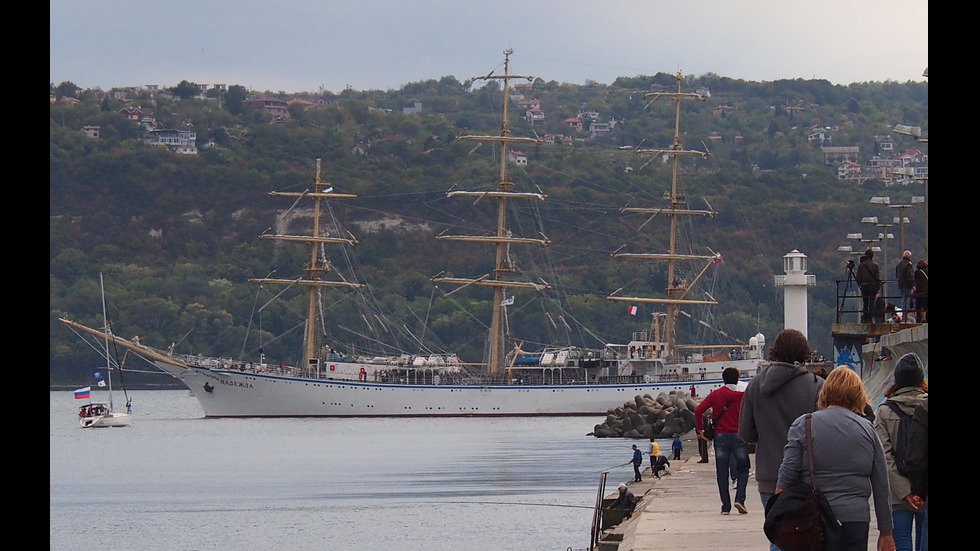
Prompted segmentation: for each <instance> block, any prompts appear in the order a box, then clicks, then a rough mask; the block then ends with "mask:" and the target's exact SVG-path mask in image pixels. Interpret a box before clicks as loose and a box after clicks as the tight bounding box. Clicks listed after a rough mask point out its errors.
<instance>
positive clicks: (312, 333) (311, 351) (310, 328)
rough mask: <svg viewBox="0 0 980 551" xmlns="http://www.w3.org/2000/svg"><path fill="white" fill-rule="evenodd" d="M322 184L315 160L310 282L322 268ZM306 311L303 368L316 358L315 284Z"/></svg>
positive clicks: (318, 163)
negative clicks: (320, 259) (320, 245)
mask: <svg viewBox="0 0 980 551" xmlns="http://www.w3.org/2000/svg"><path fill="white" fill-rule="evenodd" d="M322 186H323V183H322V182H321V181H320V159H317V160H316V177H315V179H314V182H313V194H314V199H313V230H312V237H313V240H311V241H310V244H309V245H310V261H309V263H308V264H307V265H306V273H307V279H308V280H309V281H311V282H316V281H319V280H320V276H321V274H322V273H323V272H324V268H322V267H321V266H320V262H319V251H318V250H317V249H318V247H319V243H317V241H316V238H318V237H320V198H319V194H320V192H321V191H322ZM307 291H308V299H307V311H306V332H305V336H304V337H303V364H302V365H303V366H304V367H305V368H307V369H309V367H310V359H311V358H315V357H316V323H315V320H316V303H317V300H316V296H317V293H318V292H319V289H318V288H317V287H316V284H315V283H313V284H311V285H310V286H309V287H308V288H307Z"/></svg>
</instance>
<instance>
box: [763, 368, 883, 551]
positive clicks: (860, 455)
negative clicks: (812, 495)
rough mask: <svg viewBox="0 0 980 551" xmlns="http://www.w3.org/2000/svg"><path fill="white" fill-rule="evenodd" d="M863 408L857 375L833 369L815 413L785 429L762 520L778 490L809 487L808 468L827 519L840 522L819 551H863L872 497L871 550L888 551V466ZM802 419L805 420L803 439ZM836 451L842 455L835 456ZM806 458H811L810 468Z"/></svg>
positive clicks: (864, 397) (863, 394)
mask: <svg viewBox="0 0 980 551" xmlns="http://www.w3.org/2000/svg"><path fill="white" fill-rule="evenodd" d="M867 403H868V394H867V392H866V391H865V389H864V383H863V381H862V380H861V376H860V375H858V374H857V373H856V372H855V371H854V370H852V369H850V368H848V367H846V366H838V367H837V368H835V369H833V370H832V371H831V372H830V375H828V376H827V381H826V383H825V384H824V386H823V388H821V389H820V394H819V395H818V397H817V407H818V408H819V409H818V410H817V411H815V412H814V413H812V414H807V415H802V416H800V417H799V418H797V419H796V421H794V422H793V424H792V425H790V428H789V432H788V433H787V442H786V449H785V451H784V453H783V462H782V464H781V465H780V467H779V479H778V480H777V482H776V496H777V497H776V498H775V500H774V501H775V503H774V504H773V506H772V511H768V510H767V518H768V515H769V514H770V513H772V512H774V511H775V510H776V508H777V505H778V501H779V497H778V496H779V494H780V493H782V492H783V491H784V490H786V489H788V488H791V487H794V486H796V485H798V484H805V485H807V486H810V484H811V479H810V472H811V471H810V469H811V467H812V469H813V471H812V472H813V474H814V478H813V483H814V484H815V486H816V488H817V489H818V490H819V491H820V492H821V493H823V495H824V496H825V497H826V500H827V502H828V503H829V506H830V509H831V510H832V512H833V513H832V514H833V517H835V519H836V520H834V519H829V520H830V522H833V523H836V522H839V523H840V525H839V530H838V529H835V530H833V531H831V532H828V534H833V535H834V536H835V538H834V539H835V540H839V541H834V542H833V546H832V547H831V545H829V544H828V545H826V547H825V548H826V549H834V550H835V551H837V550H839V551H867V549H868V537H869V531H870V526H871V514H870V509H871V506H870V504H869V502H868V500H869V498H870V497H871V496H872V494H873V495H874V509H875V519H876V521H877V525H878V545H877V550H878V551H894V549H895V540H894V539H893V538H892V514H891V507H890V505H889V491H888V466H887V465H886V463H885V451H884V448H883V447H882V445H881V440H880V439H879V438H878V433H877V432H876V431H875V428H874V427H873V426H872V425H871V422H870V421H868V419H867V418H865V417H864V406H865V404H867ZM808 415H809V416H810V417H811V419H810V421H811V422H810V423H809V424H810V425H811V427H810V433H809V434H807V424H808V423H807V422H806V420H807V417H808ZM807 436H809V437H810V438H811V441H812V446H809V447H808V446H807V445H806V442H807ZM842 450H846V453H841V451H842ZM808 452H812V454H810V453H808ZM808 456H810V457H812V458H813V462H812V464H811V463H810V460H809V458H808ZM787 493H788V492H787ZM767 509H768V508H767ZM782 549H784V551H793V550H791V549H786V548H785V547H782Z"/></svg>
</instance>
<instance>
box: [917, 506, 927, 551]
mask: <svg viewBox="0 0 980 551" xmlns="http://www.w3.org/2000/svg"><path fill="white" fill-rule="evenodd" d="M921 543H922V545H920V546H919V551H929V496H926V513H925V516H923V517H922V540H921Z"/></svg>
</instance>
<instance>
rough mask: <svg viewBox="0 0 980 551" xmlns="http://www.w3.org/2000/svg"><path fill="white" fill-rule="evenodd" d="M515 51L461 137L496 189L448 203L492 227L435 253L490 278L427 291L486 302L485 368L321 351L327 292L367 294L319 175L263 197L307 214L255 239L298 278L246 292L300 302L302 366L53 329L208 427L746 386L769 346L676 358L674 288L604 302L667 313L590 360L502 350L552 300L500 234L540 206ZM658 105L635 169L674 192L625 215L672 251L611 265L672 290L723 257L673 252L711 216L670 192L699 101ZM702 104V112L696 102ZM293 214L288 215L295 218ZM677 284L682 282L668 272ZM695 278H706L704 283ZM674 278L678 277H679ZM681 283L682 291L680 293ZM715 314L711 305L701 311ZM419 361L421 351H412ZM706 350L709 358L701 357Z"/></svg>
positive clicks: (575, 406)
mask: <svg viewBox="0 0 980 551" xmlns="http://www.w3.org/2000/svg"><path fill="white" fill-rule="evenodd" d="M511 54H512V51H511V50H506V51H504V61H503V71H502V73H501V74H494V72H491V73H490V74H487V75H485V76H480V77H475V78H474V79H473V80H487V81H489V80H495V81H499V83H500V84H501V88H502V106H503V109H502V113H503V114H502V118H501V125H500V132H499V134H497V135H487V136H477V135H463V136H460V137H459V138H458V139H460V140H469V141H475V142H478V144H477V145H478V146H479V145H481V144H487V143H489V144H492V146H493V147H494V148H495V149H494V151H495V157H494V158H495V159H496V160H497V162H498V163H499V165H498V167H497V179H496V184H495V186H493V187H492V188H487V189H483V190H476V191H467V190H463V189H456V188H455V186H454V187H452V188H450V189H449V191H447V192H446V196H447V200H448V199H469V200H471V201H473V202H474V203H477V204H479V205H480V206H481V207H483V208H488V209H491V212H489V213H488V216H487V219H492V220H495V221H496V225H495V227H492V228H488V230H487V231H486V232H485V233H484V234H481V235H462V234H460V235H457V234H449V233H448V232H443V233H442V234H440V235H438V236H437V239H440V240H447V241H458V242H461V243H463V244H466V245H475V246H484V247H487V246H489V248H491V249H492V252H493V255H494V261H493V266H492V270H491V271H490V272H489V273H486V274H483V275H478V276H473V277H457V276H454V275H451V274H448V273H447V272H439V273H438V274H436V275H435V276H433V277H432V278H431V281H432V283H433V284H434V285H436V286H437V287H439V288H440V289H447V288H448V289H451V290H450V291H448V292H447V293H446V294H447V295H451V294H455V293H457V292H458V293H467V292H480V291H481V290H482V291H483V292H486V293H492V300H491V302H490V310H491V311H490V313H489V317H490V319H489V322H488V323H489V325H488V327H489V331H488V334H487V339H486V343H485V353H484V358H483V359H482V361H478V362H469V363H467V362H463V361H462V360H461V359H460V358H459V357H458V356H457V355H456V354H453V353H422V352H415V353H391V354H382V355H373V356H365V355H361V354H357V353H356V352H355V351H345V350H338V349H337V348H335V347H333V346H331V345H328V344H325V343H324V338H325V336H326V331H325V329H324V327H325V325H326V324H327V323H328V321H329V320H327V319H325V317H324V316H323V315H322V310H323V308H322V303H321V301H322V297H323V295H322V293H323V292H324V291H325V290H327V289H331V288H335V289H347V290H350V291H358V290H360V289H362V288H363V286H364V285H365V284H364V283H362V282H359V281H354V280H350V279H345V278H343V277H337V274H336V271H335V270H333V265H332V264H331V262H330V260H329V259H328V255H327V254H326V250H327V248H328V247H332V246H350V245H353V244H354V243H356V239H355V238H354V237H353V236H352V235H350V234H349V233H346V234H345V233H342V232H340V231H337V230H335V229H334V228H333V227H331V226H329V225H328V224H326V223H325V219H326V215H327V213H329V212H330V211H331V208H330V204H331V202H333V201H345V200H352V199H356V195H354V194H348V193H342V192H340V191H338V190H335V189H334V188H333V186H331V185H329V184H327V183H325V182H322V181H321V177H320V161H319V160H317V169H316V176H315V179H314V182H313V186H312V189H306V190H304V191H292V192H272V193H270V195H271V196H273V197H281V198H286V199H290V200H292V201H293V206H294V207H295V206H296V205H297V204H299V203H301V202H306V203H307V204H308V205H309V207H310V209H311V210H312V216H310V217H309V218H310V219H311V220H312V224H311V227H310V229H309V231H308V232H306V233H303V234H289V233H285V232H280V231H276V233H265V234H263V235H262V236H261V238H262V239H272V240H275V241H276V242H278V243H280V244H282V245H283V246H286V245H296V246H300V247H306V249H307V251H308V259H307V261H306V262H305V266H304V268H303V273H302V274H301V275H298V276H296V277H291V278H285V277H284V278H276V277H272V275H273V274H270V275H269V276H266V277H262V278H253V279H250V280H249V281H251V282H253V283H256V284H258V285H268V286H275V287H282V288H283V292H285V291H286V290H289V289H292V288H298V289H301V290H302V291H303V292H305V293H306V301H305V303H306V307H305V312H304V314H305V321H304V323H303V330H304V338H303V351H302V360H301V361H300V363H299V364H298V365H288V366H287V365H283V364H282V363H278V364H277V363H274V362H270V363H267V362H266V361H265V357H264V355H259V357H258V358H253V359H251V360H242V359H238V360H233V359H230V358H209V357H202V356H200V355H191V354H181V353H179V352H177V350H176V347H175V346H174V345H171V346H170V347H169V348H156V347H152V346H149V345H147V344H145V343H142V342H140V341H139V339H138V338H131V339H127V338H123V337H120V336H117V335H115V334H112V333H111V332H109V331H100V330H97V329H92V328H89V327H86V326H84V325H82V324H79V323H77V322H75V321H72V320H70V319H68V318H61V321H62V322H63V323H64V324H66V325H67V326H69V327H70V328H72V329H73V330H75V331H76V332H77V333H79V334H80V335H82V336H95V337H105V336H106V335H108V338H109V340H110V341H112V342H114V343H116V344H117V345H119V346H121V347H123V348H126V349H128V350H130V351H132V352H134V353H136V354H138V355H139V356H141V357H143V358H144V359H146V360H147V361H149V362H151V363H153V364H154V365H156V366H157V367H158V368H159V369H161V370H163V371H165V372H166V373H168V374H170V375H172V376H173V377H175V378H177V379H178V380H180V381H181V382H182V383H183V384H185V385H186V386H187V388H188V389H190V392H191V394H192V395H193V396H195V397H196V398H197V400H198V401H199V403H200V405H201V407H202V409H203V410H204V415H205V417H502V416H563V415H604V414H605V413H606V412H607V411H608V410H610V409H611V408H614V407H616V406H617V405H620V404H622V403H623V402H624V401H628V400H631V399H633V397H634V396H636V395H643V394H650V395H653V396H657V395H658V394H659V393H661V392H668V393H669V392H671V391H683V392H694V393H697V394H701V395H704V394H707V393H708V392H710V391H711V390H714V389H715V388H718V387H720V386H721V385H722V380H721V372H722V371H723V370H724V369H725V368H726V367H738V368H739V369H740V370H741V371H742V373H743V374H744V376H745V377H746V378H748V377H751V376H752V375H754V374H755V372H756V370H757V368H758V367H759V365H760V363H761V362H762V361H763V347H764V345H765V342H764V339H763V338H762V336H761V335H756V336H755V337H752V338H751V339H750V340H749V342H748V343H745V344H739V345H728V344H726V345H719V346H723V347H724V353H722V352H719V351H718V350H717V349H713V348H710V347H695V346H690V347H686V348H685V347H684V346H683V345H678V344H675V341H674V339H675V327H676V318H677V316H678V315H679V314H681V313H682V311H681V310H680V307H681V306H683V305H688V304H695V303H699V304H700V303H704V302H705V301H702V300H698V299H693V298H691V297H690V296H689V295H690V293H691V290H692V284H693V282H692V284H685V283H683V282H679V283H676V284H671V285H670V286H668V288H667V297H666V298H661V299H657V298H644V297H634V296H629V297H627V296H623V295H622V294H621V293H620V292H618V291H617V292H614V293H612V294H611V295H610V296H609V297H608V298H609V299H611V300H615V301H629V302H630V303H650V304H663V305H665V306H666V312H665V313H662V314H660V313H658V314H654V315H653V316H651V318H652V323H651V325H650V326H649V327H644V328H641V329H639V330H637V331H635V332H633V334H632V335H631V338H630V339H629V340H628V341H626V342H624V343H621V344H614V343H607V344H604V345H602V346H599V347H596V348H583V347H577V346H569V345H562V346H544V347H542V348H541V349H539V350H535V351H526V350H524V343H523V341H519V340H517V339H514V338H511V337H510V336H509V331H508V328H509V321H508V315H507V308H508V306H511V305H513V304H514V294H512V293H531V292H533V293H547V292H549V291H550V290H551V288H552V286H551V284H549V283H548V282H547V281H545V280H541V279H539V280H538V281H524V280H521V279H519V278H518V277H516V276H517V272H518V270H517V267H516V262H515V261H514V260H513V259H514V256H513V255H512V251H513V249H516V248H517V247H547V246H548V245H549V244H550V242H549V240H548V239H547V238H546V237H544V235H543V234H542V235H540V236H536V237H524V236H522V235H521V234H520V233H519V231H518V230H519V229H520V226H519V225H516V224H512V223H511V222H510V221H509V218H508V213H509V212H510V209H509V206H511V204H512V203H517V202H540V201H546V200H547V198H548V197H547V195H546V194H545V193H543V192H542V191H541V190H535V191H524V190H520V189H517V184H515V183H514V182H512V181H511V179H510V177H509V176H508V168H509V167H508V152H509V150H510V149H511V148H512V146H515V145H516V144H522V143H540V141H539V140H538V139H537V138H530V137H518V136H512V135H511V129H510V125H509V122H508V100H509V98H510V96H511V94H512V93H513V90H512V83H514V82H516V81H526V82H533V80H534V77H530V76H525V75H518V74H513V73H511V72H510V55H511ZM681 82H682V79H681V76H680V74H678V78H677V92H673V93H656V94H654V96H655V98H654V99H657V98H660V97H665V98H667V99H670V100H673V101H675V102H676V103H677V104H678V106H677V110H676V119H675V135H674V143H673V145H672V146H670V147H669V148H666V149H662V150H652V149H651V150H644V149H638V150H637V151H636V153H637V154H640V155H656V156H661V157H663V158H664V159H666V160H667V161H669V162H672V163H673V166H674V168H673V182H672V188H671V192H670V194H669V196H667V199H668V200H669V206H668V207H667V208H664V209H638V208H636V207H628V208H626V209H623V210H624V212H642V213H648V214H650V215H651V216H654V215H657V214H663V215H665V216H667V217H669V218H670V219H671V226H670V249H669V251H668V252H667V253H665V254H639V253H637V254H631V253H625V252H621V251H618V252H616V253H614V256H618V257H631V256H632V257H634V258H646V259H652V260H662V261H666V262H667V263H668V271H669V276H670V277H669V279H668V281H674V280H675V277H674V276H675V267H677V263H680V262H684V261H688V262H689V261H702V260H704V261H707V266H706V267H705V270H707V269H708V268H710V267H711V265H712V264H713V263H715V262H716V261H717V260H718V259H720V256H719V255H711V256H709V257H702V256H697V255H684V254H680V253H679V252H678V251H677V250H676V249H675V236H676V232H677V227H676V225H675V223H674V220H676V219H677V218H678V217H681V216H691V215H699V214H713V213H711V212H708V211H691V210H686V209H684V208H683V205H684V201H683V200H682V199H681V197H680V196H679V194H678V192H677V165H678V162H679V161H680V159H681V158H682V157H685V156H688V155H691V154H693V153H694V152H691V151H687V150H684V149H683V148H682V147H681V144H680V140H679V124H680V106H679V104H680V102H681V101H682V100H683V99H685V98H689V97H699V98H701V96H698V95H697V94H693V95H692V94H685V93H682V92H681ZM702 99H703V98H702ZM291 208H292V207H291ZM677 269H678V270H679V268H677ZM702 273H704V270H702ZM677 275H678V276H679V272H678V274H677ZM678 281H680V280H678ZM708 302H710V303H711V304H713V303H714V302H713V301H708ZM420 350H421V347H420ZM705 350H711V352H709V353H707V354H705V353H704V351H705Z"/></svg>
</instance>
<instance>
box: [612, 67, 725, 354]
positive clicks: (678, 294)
mask: <svg viewBox="0 0 980 551" xmlns="http://www.w3.org/2000/svg"><path fill="white" fill-rule="evenodd" d="M682 82H683V76H682V75H681V73H680V72H678V73H677V89H676V91H675V92H649V93H646V94H644V98H646V97H651V96H652V97H653V99H652V100H651V101H650V103H649V104H647V107H649V106H650V105H651V104H652V103H653V102H654V101H656V100H658V99H660V98H661V97H666V98H668V99H671V100H673V101H674V140H673V143H672V144H671V146H670V147H669V148H667V149H637V150H636V151H635V152H634V153H635V154H638V155H650V156H652V157H653V158H657V157H664V158H669V159H670V161H671V181H670V194H669V196H668V197H667V199H668V203H669V204H668V206H667V208H664V209H655V208H642V207H624V208H623V209H620V210H621V212H624V213H640V214H647V215H649V216H650V218H648V219H647V221H646V222H644V223H643V225H646V223H647V222H649V221H650V219H652V218H653V217H654V216H657V215H659V214H663V215H665V216H667V217H669V218H670V241H669V244H668V249H667V253H666V254H663V253H626V252H620V250H621V249H622V247H621V248H620V249H619V250H617V251H616V252H614V253H612V256H613V257H626V258H638V259H645V260H662V261H666V262H667V287H666V294H667V296H666V298H656V297H637V296H621V295H619V291H620V290H616V291H614V292H613V293H612V294H610V295H609V296H608V297H607V298H608V299H610V300H617V301H623V302H632V303H636V302H644V303H660V304H666V307H667V313H666V315H665V316H664V318H665V319H664V325H663V328H664V331H663V339H664V342H665V344H666V355H667V356H668V357H676V356H677V351H676V347H675V344H676V321H677V316H678V314H679V313H680V311H681V310H680V308H681V306H682V305H684V304H706V305H713V304H717V302H716V301H714V300H713V299H712V300H696V299H691V298H688V296H687V295H688V293H689V292H690V290H691V288H692V287H693V286H694V284H695V283H696V282H697V281H698V280H699V279H700V278H701V277H702V276H703V275H704V274H705V273H706V271H707V269H708V267H710V266H711V264H713V263H714V262H717V261H718V260H719V259H720V255H695V254H682V253H679V252H678V251H677V234H678V223H679V220H678V218H679V217H680V216H715V215H716V214H717V213H716V212H714V211H713V210H692V209H688V208H686V207H685V205H686V199H685V197H684V196H683V195H682V194H681V193H679V192H678V190H677V176H678V172H679V168H680V158H681V157H686V156H700V157H703V158H708V157H709V156H710V154H709V153H707V152H704V151H696V150H686V149H684V148H683V145H682V144H681V132H680V125H681V100H683V99H699V100H701V101H704V100H706V99H707V95H702V94H700V93H685V92H681V83H682ZM651 160H652V159H651ZM647 163H649V161H647ZM643 166H646V163H645V164H644V165H643ZM641 227H642V226H641ZM690 261H705V262H706V264H705V266H704V268H703V269H702V270H701V272H700V273H699V274H698V275H697V276H696V277H695V278H694V279H693V280H692V281H689V282H688V281H683V280H681V279H680V278H679V277H678V269H677V263H678V262H690ZM661 315H663V314H657V313H655V314H654V318H653V320H652V324H651V326H652V327H651V328H652V330H653V331H654V332H655V333H657V334H658V335H659V332H660V331H659V330H660V322H659V316H661Z"/></svg>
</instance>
